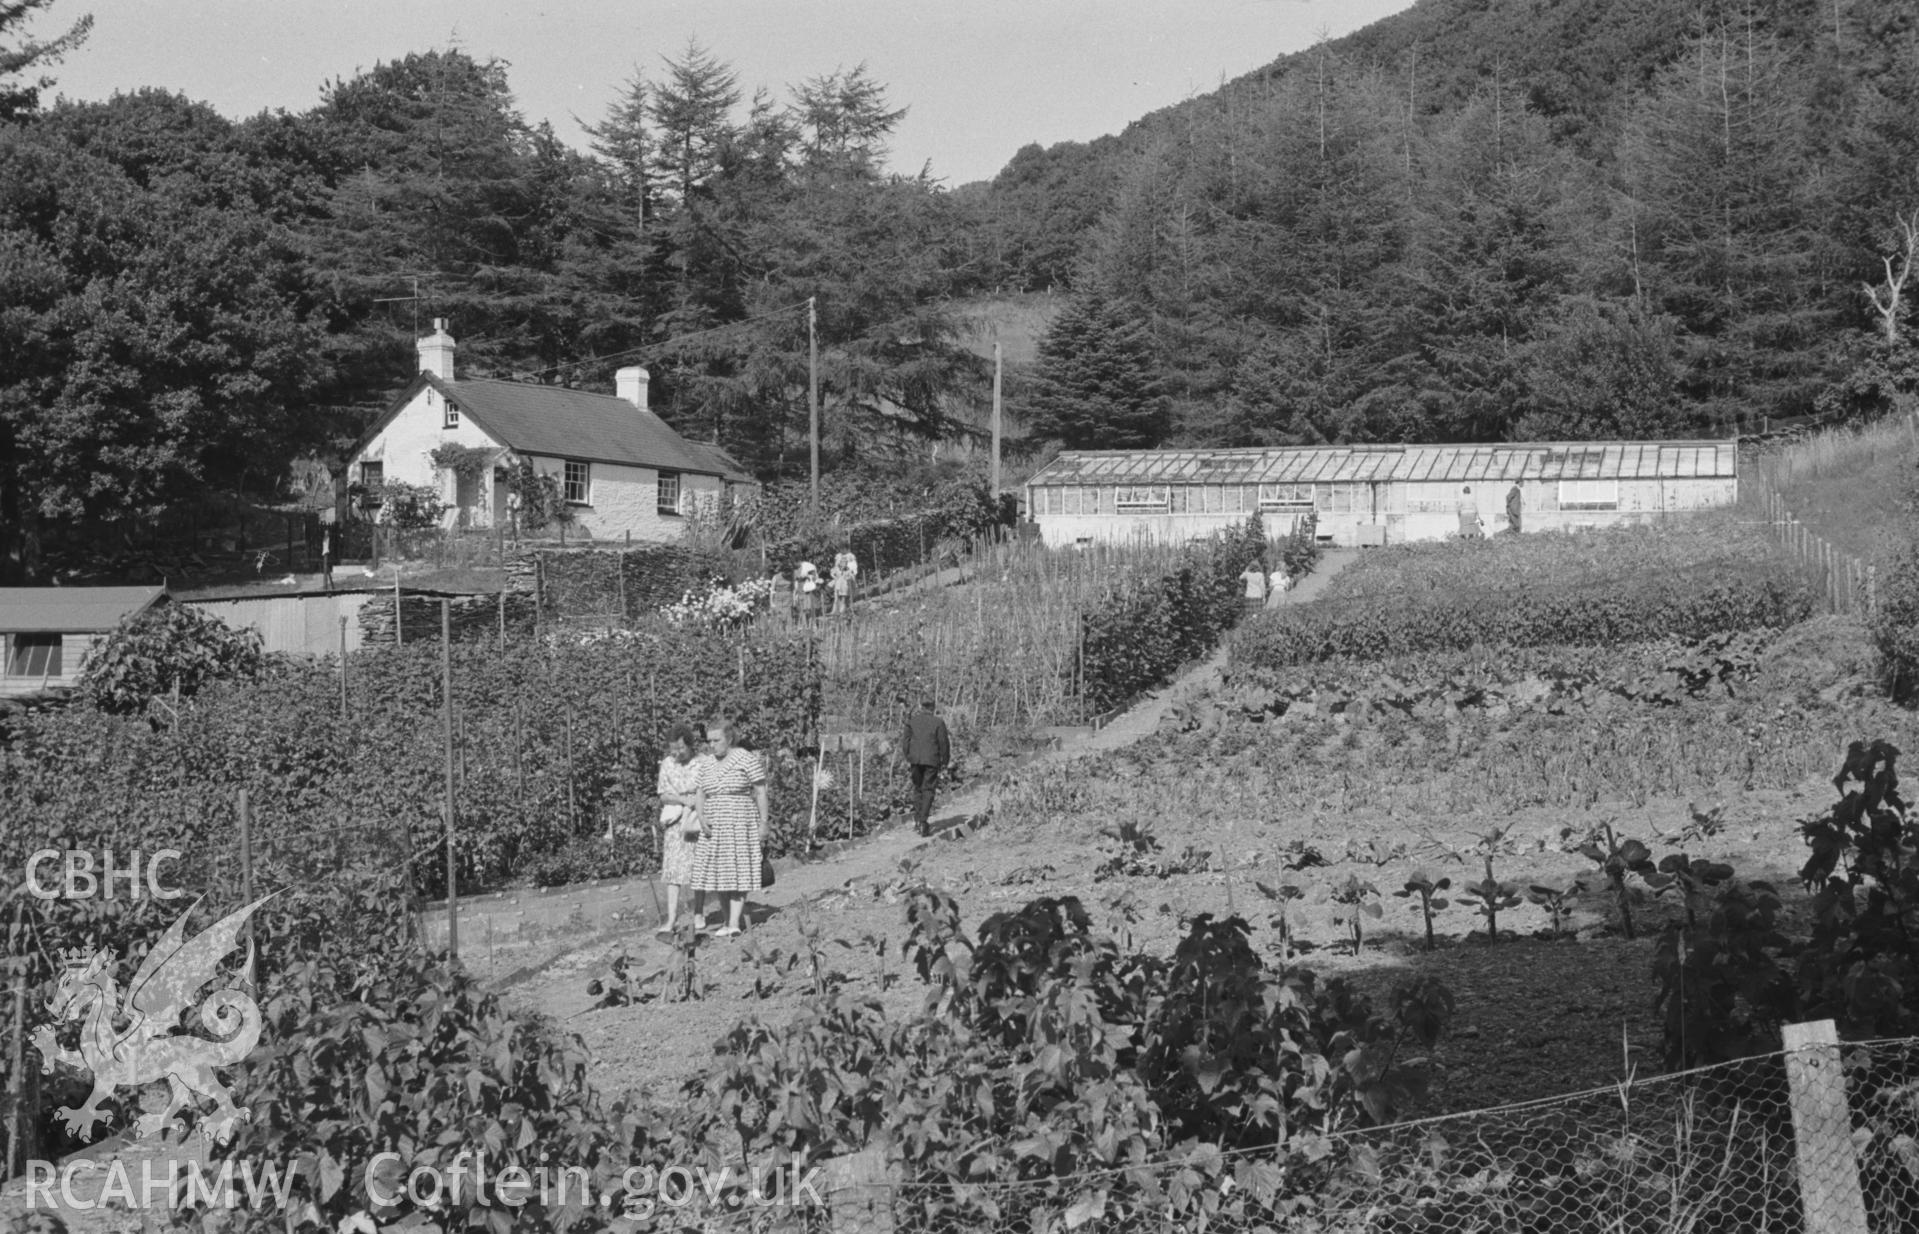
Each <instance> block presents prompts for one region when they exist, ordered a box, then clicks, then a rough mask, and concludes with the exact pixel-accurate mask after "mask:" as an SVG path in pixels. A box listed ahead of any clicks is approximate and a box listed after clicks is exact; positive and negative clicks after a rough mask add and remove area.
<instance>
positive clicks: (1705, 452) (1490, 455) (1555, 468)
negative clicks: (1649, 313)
mask: <svg viewBox="0 0 1919 1234" xmlns="http://www.w3.org/2000/svg"><path fill="white" fill-rule="evenodd" d="M1738 474H1739V448H1738V443H1737V442H1733V441H1645V442H1639V441H1606V442H1601V441H1576V442H1538V443H1527V444H1523V445H1459V446H1453V445H1440V446H1287V447H1259V448H1252V449H1237V450H1068V451H1066V452H1064V453H1062V454H1061V455H1060V456H1059V457H1058V458H1056V459H1054V460H1053V461H1052V462H1051V463H1048V464H1047V465H1046V466H1045V467H1044V468H1042V469H1041V470H1040V471H1039V472H1038V474H1036V475H1034V476H1033V478H1032V479H1031V480H1028V481H1027V483H1028V484H1029V485H1034V486H1038V487H1044V486H1047V485H1065V484H1075V485H1079V484H1090V485H1107V484H1284V483H1298V484H1304V483H1319V484H1326V483H1368V482H1371V483H1378V482H1383V481H1421V482H1425V483H1430V484H1446V483H1463V484H1471V483H1473V482H1474V481H1479V482H1487V481H1497V480H1519V479H1526V480H1599V479H1605V480H1613V479H1618V480H1655V479H1665V480H1677V479H1714V478H1731V477H1734V476H1737V475H1738Z"/></svg>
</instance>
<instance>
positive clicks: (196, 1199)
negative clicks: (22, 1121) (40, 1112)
mask: <svg viewBox="0 0 1919 1234" xmlns="http://www.w3.org/2000/svg"><path fill="white" fill-rule="evenodd" d="M103 1172H104V1173H105V1174H106V1176H107V1177H106V1181H105V1182H104V1183H103V1184H102V1185H101V1187H100V1191H99V1194H97V1195H84V1194H81V1193H79V1192H76V1191H75V1190H74V1186H73V1184H74V1180H75V1178H76V1177H77V1176H79V1175H83V1174H98V1173H103ZM299 1176H300V1169H299V1167H298V1166H294V1167H292V1168H290V1169H288V1170H286V1171H284V1172H283V1171H281V1170H280V1169H278V1168H277V1167H275V1166H272V1165H263V1166H262V1167H261V1168H260V1170H259V1172H258V1173H255V1172H254V1169H253V1163H252V1162H250V1161H249V1162H247V1163H246V1164H245V1165H243V1166H240V1167H239V1168H237V1169H236V1168H235V1166H234V1164H233V1162H232V1161H230V1160H229V1161H223V1162H221V1163H220V1168H219V1169H218V1170H216V1171H211V1172H209V1171H208V1169H207V1168H206V1167H205V1166H204V1165H202V1164H201V1163H200V1162H198V1161H155V1160H153V1159H152V1158H148V1159H147V1160H145V1161H142V1162H141V1163H140V1181H139V1182H138V1183H137V1184H136V1183H135V1182H134V1180H133V1176H132V1173H131V1172H130V1171H129V1170H128V1169H127V1166H126V1163H125V1162H123V1161H118V1160H115V1161H112V1162H110V1163H108V1164H107V1165H105V1166H102V1165H101V1164H100V1163H99V1162H97V1161H86V1160H75V1161H69V1162H67V1163H66V1164H65V1165H64V1166H60V1167H58V1168H55V1166H54V1164H53V1163H52V1162H50V1161H29V1162H27V1207H28V1208H64V1209H67V1210H70V1211H74V1212H86V1211H88V1210H90V1209H95V1208H106V1207H108V1206H109V1205H118V1206H120V1207H123V1208H128V1209H149V1208H160V1207H163V1206H166V1207H172V1208H192V1207H196V1206H204V1207H207V1208H215V1207H218V1208H237V1207H239V1206H240V1205H241V1204H242V1203H244V1204H246V1205H247V1206H248V1207H249V1208H256V1209H258V1208H265V1207H266V1206H267V1205H268V1204H272V1205H273V1206H274V1207H277V1208H285V1207H286V1206H287V1198H288V1196H289V1195H290V1194H291V1193H292V1190H293V1181H294V1179H296V1178H298V1177H299ZM56 1190H57V1191H58V1194H59V1199H58V1200H56V1199H55V1198H54V1195H55V1192H56Z"/></svg>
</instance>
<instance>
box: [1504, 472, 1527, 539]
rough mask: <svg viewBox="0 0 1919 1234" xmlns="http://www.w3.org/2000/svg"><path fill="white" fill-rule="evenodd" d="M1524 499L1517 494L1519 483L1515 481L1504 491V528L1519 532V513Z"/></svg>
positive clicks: (1515, 532)
mask: <svg viewBox="0 0 1919 1234" xmlns="http://www.w3.org/2000/svg"><path fill="white" fill-rule="evenodd" d="M1522 505H1524V500H1523V499H1522V498H1521V497H1520V495H1519V485H1518V484H1517V483H1515V484H1514V485H1513V486H1512V488H1511V489H1509V490H1507V493H1506V530H1508V531H1510V532H1512V533H1513V534H1514V535H1518V534H1519V515H1520V510H1521V506H1522Z"/></svg>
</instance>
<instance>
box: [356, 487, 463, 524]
mask: <svg viewBox="0 0 1919 1234" xmlns="http://www.w3.org/2000/svg"><path fill="white" fill-rule="evenodd" d="M369 496H371V497H376V498H377V499H378V500H379V502H380V521H381V522H384V523H386V524H388V525H389V526H391V527H395V528H397V529H399V530H400V531H424V530H426V529H427V528H429V527H438V526H439V525H440V516H441V515H442V514H444V513H446V503H445V502H444V501H441V500H440V492H439V490H438V489H435V488H432V487H430V486H428V485H425V484H404V483H402V482H400V481H398V480H387V481H384V482H383V483H381V485H380V486H379V489H378V490H377V492H370V493H369Z"/></svg>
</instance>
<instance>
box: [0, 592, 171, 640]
mask: <svg viewBox="0 0 1919 1234" xmlns="http://www.w3.org/2000/svg"><path fill="white" fill-rule="evenodd" d="M166 594H167V589H166V588H164V587H0V631H4V632H6V633H8V634H15V633H35V634H39V633H51V634H99V633H104V632H105V631H108V630H111V629H113V628H115V627H116V626H118V625H119V624H120V622H121V621H123V620H124V619H126V618H128V617H131V616H132V615H133V614H135V613H139V612H143V611H145V610H146V609H147V608H150V607H151V606H152V605H153V604H155V603H156V602H158V601H159V600H160V598H161V597H163V596H165V595H166Z"/></svg>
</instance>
